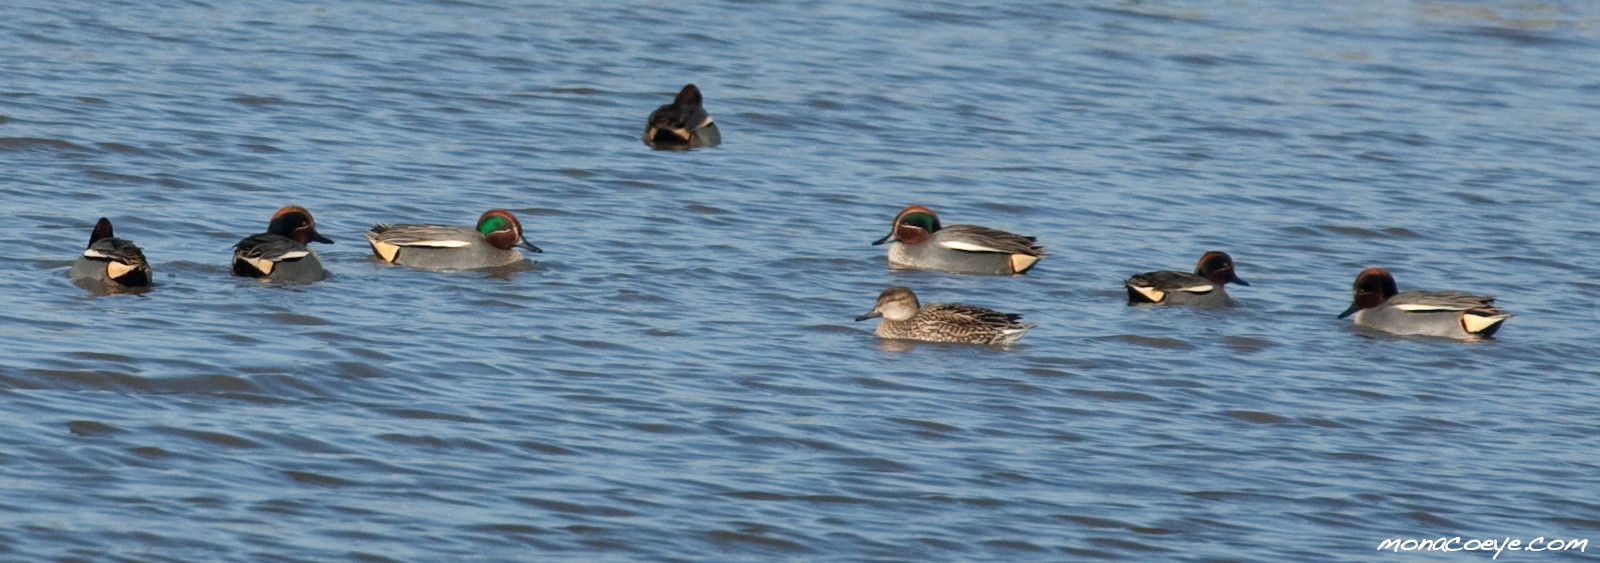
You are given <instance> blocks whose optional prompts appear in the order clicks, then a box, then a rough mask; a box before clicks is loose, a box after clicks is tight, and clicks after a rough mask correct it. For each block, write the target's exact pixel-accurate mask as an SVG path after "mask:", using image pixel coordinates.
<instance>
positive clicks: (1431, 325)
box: [1339, 268, 1511, 339]
mask: <svg viewBox="0 0 1600 563" xmlns="http://www.w3.org/2000/svg"><path fill="white" fill-rule="evenodd" d="M1354 293H1355V302H1354V303H1351V304H1350V308H1349V309H1345V311H1344V312H1343V313H1340V314H1339V318H1341V319H1342V318H1345V317H1348V316H1350V315H1351V314H1354V315H1355V316H1356V320H1355V322H1356V325H1358V326H1364V327H1368V328H1373V329H1377V330H1381V331H1384V332H1388V333H1393V334H1401V335H1422V336H1442V337H1445V338H1456V339H1469V338H1484V337H1489V336H1493V335H1494V333H1495V332H1496V331H1499V330H1500V325H1501V324H1502V323H1504V322H1505V320H1506V319H1509V318H1511V314H1510V313H1507V312H1505V311H1502V310H1501V309H1500V308H1499V307H1496V306H1494V298H1493V297H1488V296H1484V295H1473V294H1471V293H1466V292H1461V291H1406V292H1401V291H1399V289H1398V287H1397V286H1396V285H1395V283H1394V275H1392V274H1390V273H1389V272H1388V271H1386V270H1384V269H1383V268H1367V269H1366V270H1362V271H1361V274H1360V275H1357V276H1356V283H1355V287H1354Z"/></svg>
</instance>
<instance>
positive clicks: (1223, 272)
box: [1194, 250, 1250, 287]
mask: <svg viewBox="0 0 1600 563" xmlns="http://www.w3.org/2000/svg"><path fill="white" fill-rule="evenodd" d="M1194 275H1197V276H1200V277H1202V278H1205V279H1207V280H1210V281H1211V283H1214V284H1217V285H1218V286H1219V287H1220V286H1221V285H1222V284H1225V283H1228V282H1233V283H1236V284H1239V285H1250V282H1247V281H1244V280H1241V279H1239V276H1237V275H1235V274H1234V273H1233V257H1232V256H1228V253H1226V252H1219V251H1216V250H1213V251H1211V252H1207V253H1205V254H1204V255H1202V256H1200V261H1199V262H1196V263H1195V265H1194Z"/></svg>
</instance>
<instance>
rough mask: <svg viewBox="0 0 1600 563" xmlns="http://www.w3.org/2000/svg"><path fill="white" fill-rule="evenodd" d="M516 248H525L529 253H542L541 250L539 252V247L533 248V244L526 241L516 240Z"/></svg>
mask: <svg viewBox="0 0 1600 563" xmlns="http://www.w3.org/2000/svg"><path fill="white" fill-rule="evenodd" d="M517 246H520V247H522V248H526V249H528V250H529V251H531V252H541V253H542V252H544V251H543V250H539V247H537V246H534V245H533V243H531V242H528V240H527V239H517Z"/></svg>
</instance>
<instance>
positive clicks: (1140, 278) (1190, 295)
mask: <svg viewBox="0 0 1600 563" xmlns="http://www.w3.org/2000/svg"><path fill="white" fill-rule="evenodd" d="M1229 282H1232V283H1236V284H1239V285H1250V283H1249V282H1246V281H1244V280H1241V279H1239V276H1237V275H1234V273H1233V257H1231V256H1228V254H1227V253H1226V252H1217V251H1211V252H1207V253H1205V254H1204V255H1202V256H1200V261H1199V262H1197V263H1195V266H1194V273H1192V274H1191V273H1188V272H1174V271H1171V270H1162V271H1159V272H1145V273H1143V274H1139V275H1136V276H1133V277H1131V278H1128V281H1126V282H1123V285H1126V286H1127V287H1128V304H1129V305H1133V304H1136V303H1159V304H1162V305H1195V306H1198V307H1225V306H1228V305H1231V304H1233V299H1232V298H1230V297H1228V290H1227V288H1226V287H1225V286H1226V285H1227V284H1228V283H1229Z"/></svg>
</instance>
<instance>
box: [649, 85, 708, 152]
mask: <svg viewBox="0 0 1600 563" xmlns="http://www.w3.org/2000/svg"><path fill="white" fill-rule="evenodd" d="M700 101H701V99H700V89H699V88H696V87H695V85H693V84H690V85H688V86H684V87H683V90H681V91H679V92H678V98H677V99H675V100H673V101H672V103H670V104H665V105H663V106H661V107H659V108H656V111H654V112H651V113H650V119H649V120H647V121H646V122H645V125H644V144H646V145H650V146H651V147H653V148H657V149H668V150H689V149H698V148H705V147H714V146H717V145H719V144H721V143H722V133H720V132H718V131H717V123H716V122H715V121H712V120H711V114H708V113H706V108H705V107H703V106H701V104H700Z"/></svg>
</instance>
